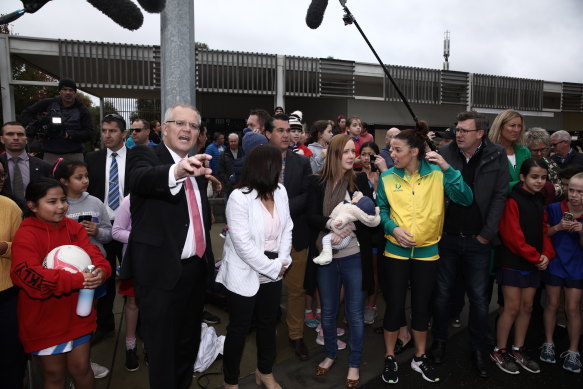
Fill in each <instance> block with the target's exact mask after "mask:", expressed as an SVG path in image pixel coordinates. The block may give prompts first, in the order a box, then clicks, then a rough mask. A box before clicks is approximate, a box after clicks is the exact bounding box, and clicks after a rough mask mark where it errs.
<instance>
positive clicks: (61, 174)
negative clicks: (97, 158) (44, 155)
mask: <svg viewBox="0 0 583 389" xmlns="http://www.w3.org/2000/svg"><path fill="white" fill-rule="evenodd" d="M78 167H84V168H87V165H86V164H85V162H83V161H57V162H56V163H55V167H54V168H53V178H54V179H56V180H60V179H61V178H63V179H65V180H68V179H69V178H70V177H71V176H72V175H73V173H75V169H77V168H78Z"/></svg>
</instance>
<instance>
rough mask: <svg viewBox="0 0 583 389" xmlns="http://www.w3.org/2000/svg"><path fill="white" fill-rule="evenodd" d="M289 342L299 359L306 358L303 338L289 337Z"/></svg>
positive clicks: (306, 352)
mask: <svg viewBox="0 0 583 389" xmlns="http://www.w3.org/2000/svg"><path fill="white" fill-rule="evenodd" d="M289 344H290V346H291V347H292V348H293V349H294V352H295V353H296V355H297V356H298V358H299V359H300V361H307V360H308V357H309V354H308V348H307V347H306V344H305V343H304V339H303V338H299V339H290V340H289Z"/></svg>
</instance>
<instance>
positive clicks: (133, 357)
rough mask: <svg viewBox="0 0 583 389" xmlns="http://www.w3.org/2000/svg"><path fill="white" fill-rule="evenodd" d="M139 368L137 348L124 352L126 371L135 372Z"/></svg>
mask: <svg viewBox="0 0 583 389" xmlns="http://www.w3.org/2000/svg"><path fill="white" fill-rule="evenodd" d="M139 368H140V361H139V359H138V353H137V347H134V348H132V349H129V350H126V369H128V370H129V371H136V370H138V369H139Z"/></svg>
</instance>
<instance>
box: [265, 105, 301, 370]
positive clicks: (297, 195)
mask: <svg viewBox="0 0 583 389" xmlns="http://www.w3.org/2000/svg"><path fill="white" fill-rule="evenodd" d="M265 136H266V137H267V139H269V143H270V144H272V145H274V146H276V147H278V148H279V149H280V150H281V153H282V154H281V155H282V158H283V163H284V166H285V168H284V169H283V173H282V175H283V177H280V181H282V182H283V186H284V187H285V189H286V190H287V195H288V198H289V210H290V215H291V218H292V221H293V223H294V229H293V231H292V252H291V257H292V265H291V267H290V269H289V270H288V272H287V274H286V276H285V279H284V284H285V286H286V288H287V299H288V303H287V317H286V322H287V326H288V331H289V343H290V346H291V347H292V348H293V350H294V352H295V353H296V355H297V356H298V358H299V359H300V360H302V361H305V360H307V359H308V348H307V347H306V344H305V343H304V309H305V293H306V292H305V290H304V277H305V274H306V265H307V258H308V250H307V248H308V242H309V228H308V224H307V221H306V214H305V210H306V206H307V202H308V190H309V179H308V177H309V176H310V175H311V174H312V168H311V167H310V160H309V159H308V158H307V157H304V156H303V155H299V154H296V153H294V152H292V151H290V150H289V147H288V146H289V144H290V140H291V137H290V126H289V120H288V116H287V115H284V114H278V115H275V116H274V117H273V127H272V128H270V129H269V130H267V131H265Z"/></svg>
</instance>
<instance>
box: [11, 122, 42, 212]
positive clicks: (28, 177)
mask: <svg viewBox="0 0 583 389" xmlns="http://www.w3.org/2000/svg"><path fill="white" fill-rule="evenodd" d="M0 141H2V143H3V144H4V147H5V148H6V154H2V155H0V162H1V163H2V165H4V170H5V172H6V174H7V175H8V177H7V178H6V180H5V182H4V189H3V193H6V194H7V195H9V196H11V197H12V198H14V199H15V200H16V202H17V203H18V204H19V205H22V204H24V203H25V200H24V192H25V190H26V186H27V185H28V184H29V183H30V182H32V181H35V180H38V179H39V178H41V177H49V176H50V175H51V165H50V164H49V163H47V162H45V161H43V160H42V159H39V158H36V157H33V156H31V155H28V154H27V152H26V144H27V143H28V140H27V138H26V133H25V131H24V127H23V126H22V124H20V123H19V122H7V123H4V124H3V125H2V131H1V132H0ZM15 164H16V165H17V166H18V167H17V169H18V171H19V174H17V175H15V174H14V169H15ZM17 177H18V178H17ZM15 179H16V180H17V181H16V185H18V188H16V187H14V183H15V181H14V180H15Z"/></svg>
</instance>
